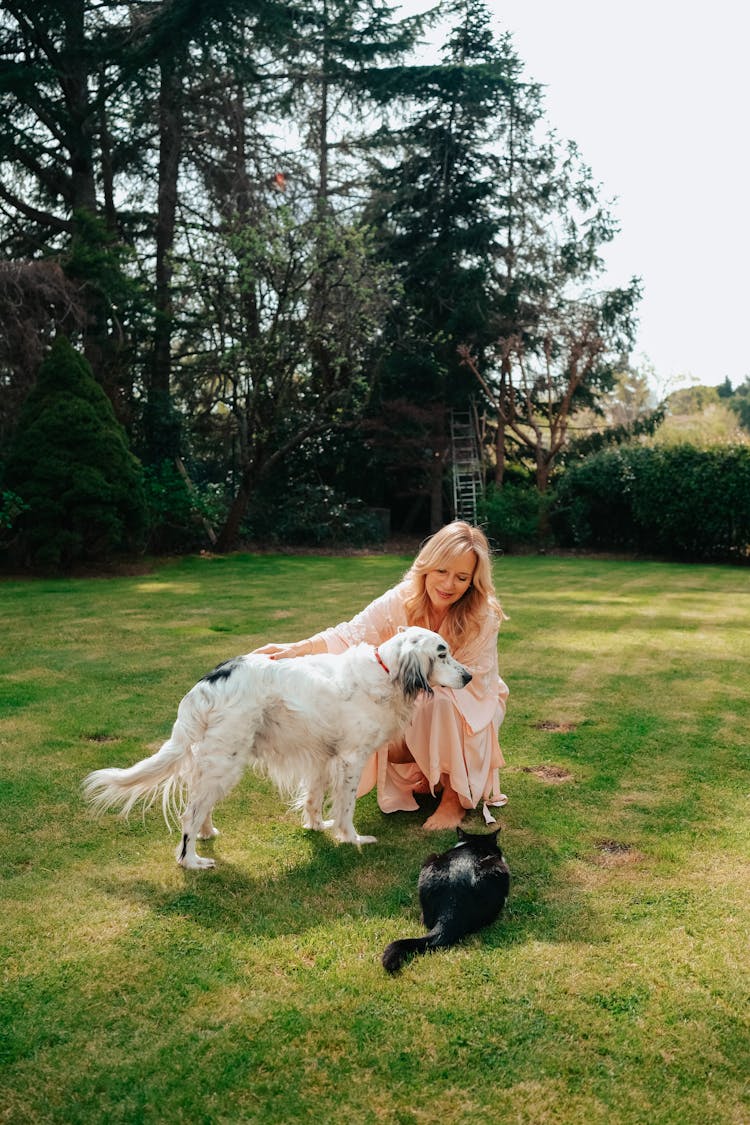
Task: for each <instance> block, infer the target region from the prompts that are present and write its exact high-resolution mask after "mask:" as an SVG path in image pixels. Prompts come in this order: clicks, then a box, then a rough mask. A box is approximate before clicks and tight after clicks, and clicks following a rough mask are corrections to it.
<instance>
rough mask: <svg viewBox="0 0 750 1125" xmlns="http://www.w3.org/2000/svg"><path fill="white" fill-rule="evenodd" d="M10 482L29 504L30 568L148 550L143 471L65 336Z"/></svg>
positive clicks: (25, 527) (11, 462)
mask: <svg viewBox="0 0 750 1125" xmlns="http://www.w3.org/2000/svg"><path fill="white" fill-rule="evenodd" d="M5 479H6V483H7V485H8V487H9V488H11V489H12V490H13V491H14V492H15V493H17V494H18V495H19V496H20V497H21V498H22V500H23V501H24V504H25V505H26V510H25V511H24V512H23V514H22V516H21V517H20V520H19V534H20V551H21V554H22V557H23V558H24V559H26V560H28V561H31V562H34V563H40V564H43V565H51V566H55V567H58V566H62V567H65V566H69V565H71V564H73V563H76V562H91V561H97V560H100V559H102V558H106V557H107V556H109V555H111V554H112V553H113V552H117V551H122V550H128V549H133V548H136V547H138V546H140V545H141V544H142V540H143V534H144V531H145V523H146V511H145V501H144V495H143V483H142V478H141V466H140V464H139V462H138V461H137V460H136V458H135V457H134V456H133V454H132V453H131V452H130V449H129V446H128V440H127V437H126V434H125V431H124V430H123V428H122V427H121V426H120V425H119V423H118V422H117V420H116V419H115V416H114V412H113V410H112V405H111V403H110V401H109V399H108V398H107V396H106V395H105V393H104V391H103V390H102V388H101V387H100V386H99V384H98V383H97V382H96V381H95V379H94V377H93V374H92V371H91V367H90V366H89V364H88V362H87V361H86V360H85V359H84V357H83V356H81V355H80V354H79V353H78V352H76V351H75V349H74V348H73V347H71V345H70V343H69V342H68V340H67V339H66V338H65V337H64V336H61V337H58V339H57V340H56V341H55V344H54V346H53V347H52V350H51V351H50V353H49V355H48V356H47V358H46V359H45V360H44V362H43V363H42V366H41V368H40V369H39V377H38V379H37V382H36V386H35V387H34V388H33V390H32V391H31V393H30V394H29V396H28V398H27V399H26V402H25V403H24V407H23V410H22V413H21V417H20V421H19V425H18V428H17V431H16V434H15V438H14V440H13V443H12V445H11V449H10V454H9V457H8V463H7V465H6V472H5Z"/></svg>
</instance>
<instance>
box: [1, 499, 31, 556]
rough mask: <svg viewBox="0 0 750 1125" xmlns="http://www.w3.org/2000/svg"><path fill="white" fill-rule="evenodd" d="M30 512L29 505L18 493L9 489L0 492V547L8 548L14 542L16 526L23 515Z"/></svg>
mask: <svg viewBox="0 0 750 1125" xmlns="http://www.w3.org/2000/svg"><path fill="white" fill-rule="evenodd" d="M28 510H29V505H28V504H26V503H25V501H23V500H22V499H21V497H20V496H19V495H18V493H17V492H11V491H10V489H8V488H5V489H3V490H2V491H1V492H0V547H7V546H8V545H9V544H10V543H11V542H12V537H13V531H14V528H15V525H16V524H17V523H18V519H19V517H20V516H21V514H22V513H23V512H27V511H28Z"/></svg>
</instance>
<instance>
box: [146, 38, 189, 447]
mask: <svg viewBox="0 0 750 1125" xmlns="http://www.w3.org/2000/svg"><path fill="white" fill-rule="evenodd" d="M160 66H161V83H160V87H159V172H158V175H159V185H158V199H157V216H156V294H155V298H156V300H155V304H156V320H155V325H154V350H153V357H152V362H151V371H150V378H149V387H148V406H147V421H146V448H147V457H148V459H149V460H150V461H152V462H157V461H161V460H165V459H170V460H171V459H172V458H174V457H176V456H178V455H179V451H180V450H179V445H180V435H179V426H178V424H177V423H176V420H175V419H174V416H173V412H172V400H171V394H170V375H171V371H172V328H173V318H174V309H173V304H172V273H173V267H172V252H173V249H174V234H175V217H176V213H177V177H178V172H179V166H180V151H181V147H182V86H181V79H180V67H179V61H176V60H175V58H174V57H173V56H171V55H168V56H165V57H163V58H162V59H161V62H160Z"/></svg>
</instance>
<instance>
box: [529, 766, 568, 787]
mask: <svg viewBox="0 0 750 1125" xmlns="http://www.w3.org/2000/svg"><path fill="white" fill-rule="evenodd" d="M521 772H522V773H533V775H534V777H538V778H539V780H540V781H546V782H548V783H549V784H550V785H560V784H561V783H562V782H564V781H572V780H573V774H572V773H571V772H570V770H566V769H565V767H564V766H550V765H541V766H522V767H521Z"/></svg>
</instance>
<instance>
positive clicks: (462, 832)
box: [456, 825, 466, 840]
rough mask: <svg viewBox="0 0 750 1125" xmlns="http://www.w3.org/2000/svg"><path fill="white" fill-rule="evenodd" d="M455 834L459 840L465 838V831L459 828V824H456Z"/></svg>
mask: <svg viewBox="0 0 750 1125" xmlns="http://www.w3.org/2000/svg"><path fill="white" fill-rule="evenodd" d="M456 835H457V836H458V838H459V840H465V839H466V833H465V832H464V830H463V828H461V826H460V825H456Z"/></svg>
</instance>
